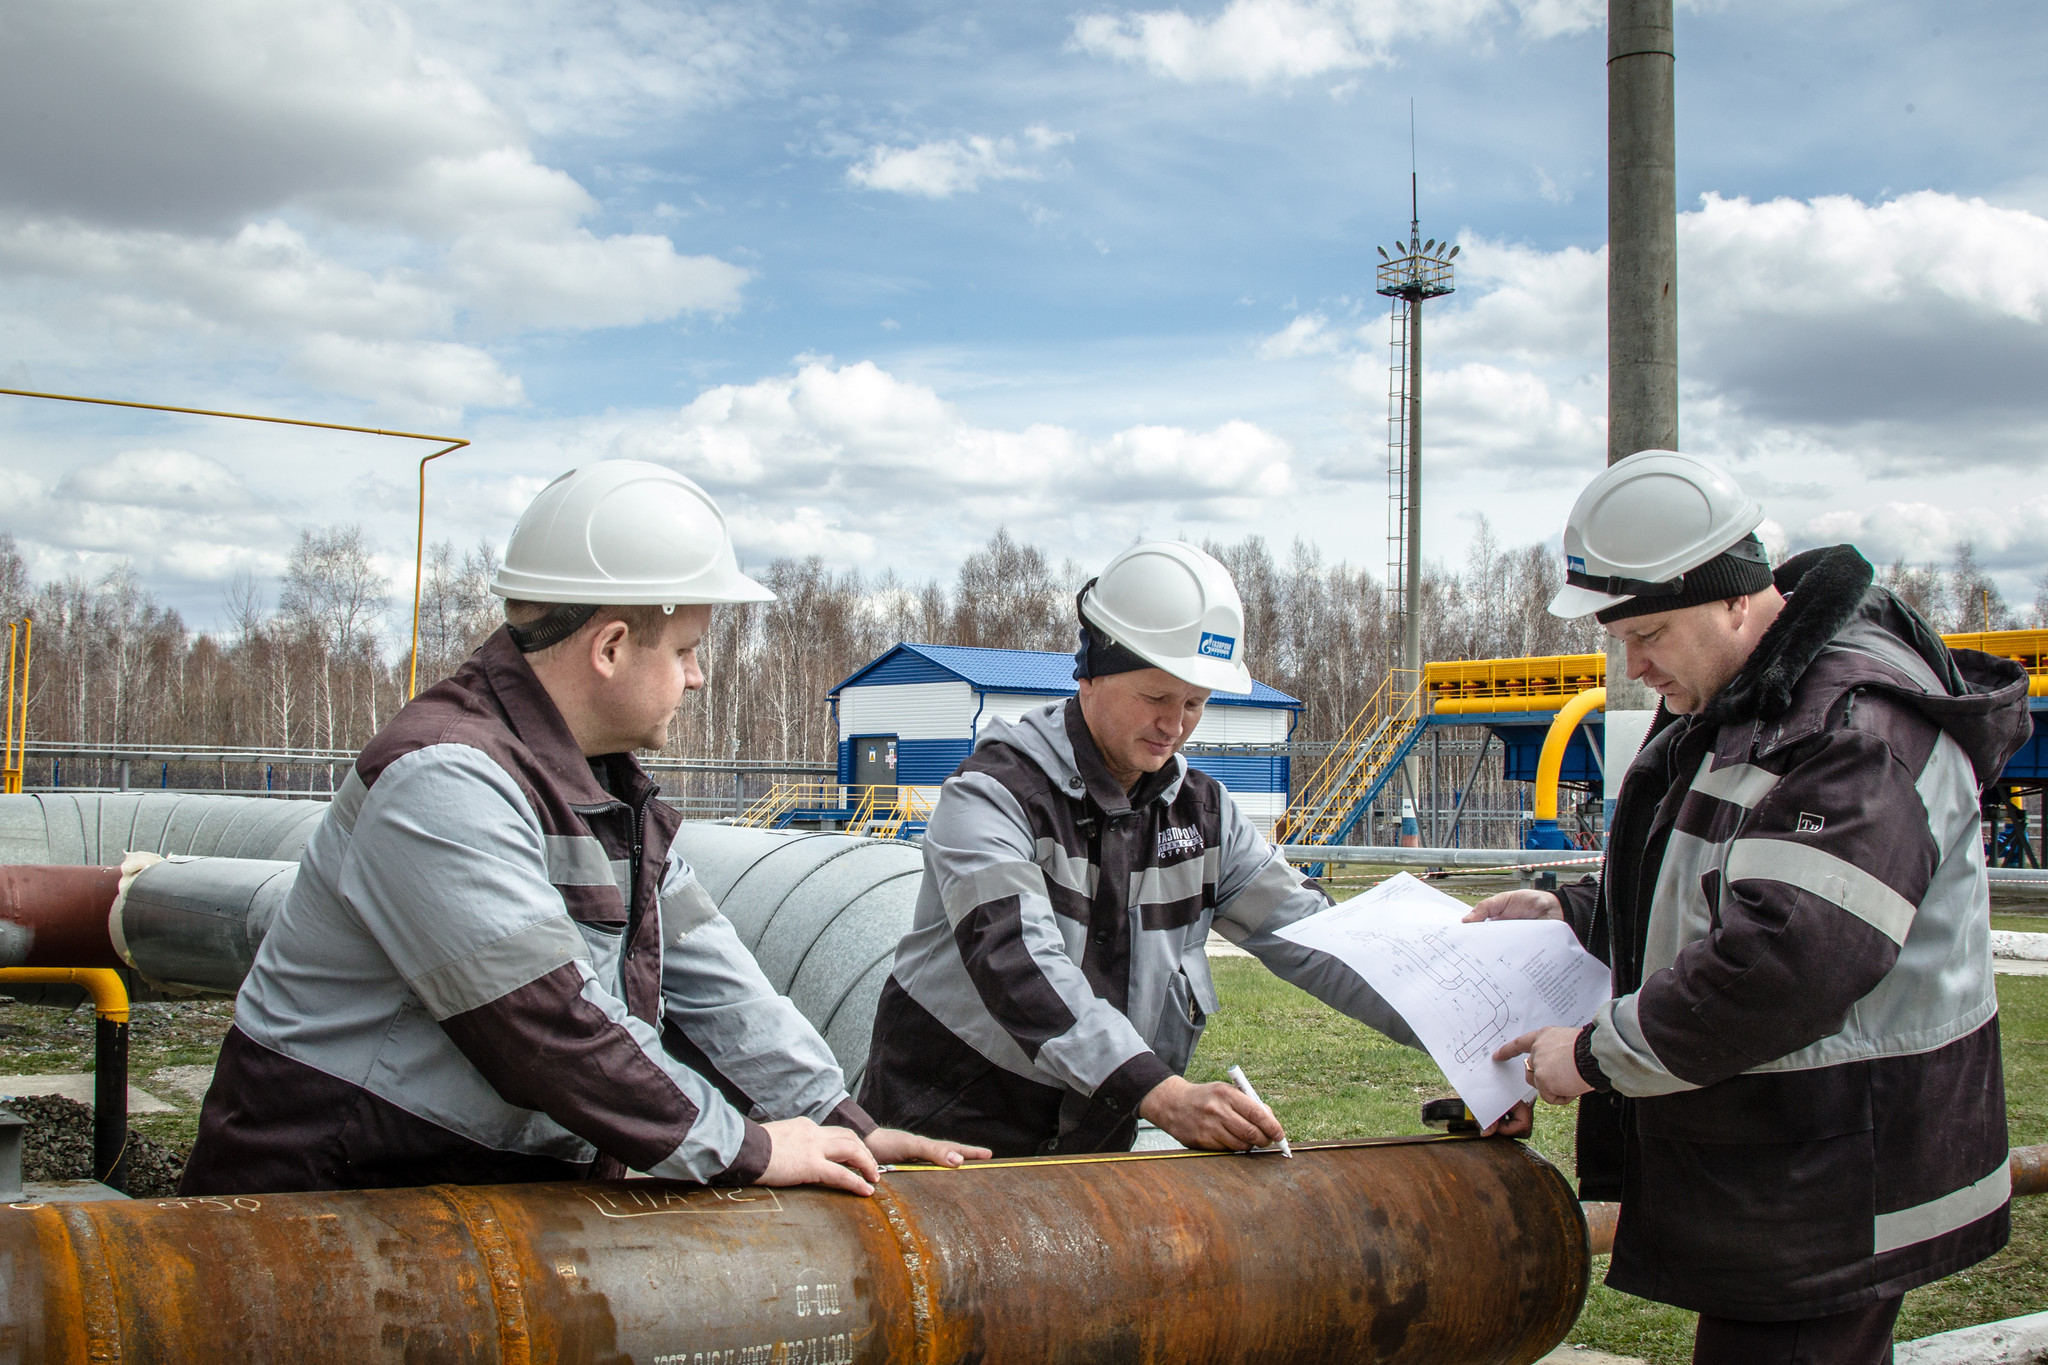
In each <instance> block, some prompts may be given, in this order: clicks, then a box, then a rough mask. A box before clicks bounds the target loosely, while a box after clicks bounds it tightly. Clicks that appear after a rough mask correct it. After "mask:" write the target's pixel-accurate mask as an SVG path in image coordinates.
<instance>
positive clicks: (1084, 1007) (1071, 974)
mask: <svg viewBox="0 0 2048 1365" xmlns="http://www.w3.org/2000/svg"><path fill="white" fill-rule="evenodd" d="M1328 905H1329V899H1328V898H1327V897H1326V896H1324V895H1323V893H1322V891H1321V890H1320V889H1318V888H1317V887H1316V886H1315V884H1314V883H1313V882H1311V881H1309V880H1307V879H1306V878H1304V877H1303V876H1302V875H1301V873H1299V872H1298V871H1296V870H1295V869H1294V868H1292V867H1290V866H1289V865H1288V864H1287V862H1286V860H1285V859H1283V858H1281V857H1280V855H1279V853H1278V851H1277V850H1275V849H1274V848H1273V847H1272V846H1271V845H1270V844H1268V843H1267V842H1266V840H1265V839H1264V838H1263V837H1261V836H1260V834H1259V832H1258V831H1257V830H1256V829H1255V828H1254V827H1253V826H1252V824H1251V822H1250V821H1249V820H1247V819H1246V818H1245V816H1244V814H1243V813H1242V812H1241V811H1239V810H1238V808H1237V805H1236V803H1235V802H1234V801H1232V800H1231V798H1230V794H1229V793H1228V792H1226V791H1225V790H1224V789H1223V788H1222V787H1221V786H1220V785H1219V784H1218V783H1217V782H1216V781H1215V779H1213V778H1211V777H1209V776H1208V775H1207V774H1206V773H1203V772H1200V771H1198V770H1195V769H1192V768H1190V767H1189V766H1188V764H1187V761H1186V760H1185V759H1183V758H1182V757H1180V756H1179V755H1178V754H1176V755H1174V757H1173V759H1172V761H1171V762H1169V763H1168V764H1167V765H1166V766H1165V767H1164V768H1162V769H1160V770H1159V771H1158V772H1156V773H1152V774H1149V775H1148V776H1146V777H1145V778H1144V779H1143V780H1142V781H1140V782H1139V783H1138V785H1137V787H1136V788H1135V789H1134V790H1132V791H1130V792H1126V791H1125V790H1124V788H1123V786H1122V784H1120V783H1119V782H1117V781H1116V780H1115V779H1114V778H1112V777H1111V776H1110V775H1109V771H1108V769H1107V768H1106V767H1105V766H1104V764H1103V761H1102V758H1101V755H1100V753H1099V752H1098V751H1097V749H1096V746H1095V742H1094V739H1093V738H1092V736H1090V734H1089V733H1088V727H1087V724H1086V723H1085V722H1084V721H1083V719H1082V717H1081V709H1080V703H1079V701H1078V700H1069V701H1066V702H1064V703H1061V702H1055V703H1052V704H1050V705H1047V706H1042V707H1039V708H1038V709H1036V710H1034V711H1031V712H1029V713H1027V714H1026V715H1025V716H1024V717H1023V718H1022V719H1021V720H1019V721H1017V722H1016V723H1014V724H1010V723H1005V722H1002V721H997V722H995V723H994V724H992V725H991V726H990V727H989V729H988V732H987V733H986V734H985V735H983V737H982V738H981V740H980V742H979V743H978V744H977V745H976V746H975V750H974V752H973V754H971V755H970V756H969V757H968V759H967V761H966V762H965V763H963V764H962V765H961V766H960V770H959V771H958V772H957V773H955V774H954V775H953V776H952V777H951V778H950V779H948V780H947V782H946V784H945V787H944V788H943V790H942V793H941V795H940V798H939V802H938V806H937V808H936V809H935V810H934V812H933V816H932V822H931V826H930V828H929V830H928V831H927V832H926V834H925V843H924V883H923V886H922V888H921V890H920V892H919V895H918V902H917V912H916V918H915V920H914V922H913V926H912V928H911V931H910V933H909V934H907V935H906V936H905V937H904V939H903V942H902V944H901V945H900V946H899V947H898V949H897V951H896V965H895V969H894V971H893V972H892V973H891V975H890V978H889V981H888V983H887V984H886V985H885V986H884V987H883V992H882V1000H881V1005H880V1007H879V1010H878V1012H877V1015H876V1020H875V1034H874V1044H873V1049H872V1051H871V1053H870V1060H869V1063H868V1070H867V1074H866V1078H865V1080H864V1082H863V1084H862V1088H861V1100H860V1102H861V1105H862V1107H863V1108H864V1109H866V1110H868V1112H870V1113H871V1114H873V1115H874V1116H875V1118H876V1119H877V1120H878V1121H880V1122H882V1123H885V1124H891V1125H907V1126H911V1127H914V1128H915V1129H916V1130H917V1131H919V1132H925V1133H929V1134H931V1135H933V1136H942V1137H948V1138H953V1139H956V1140H961V1141H968V1142H975V1143H981V1144H984V1145H987V1146H990V1147H993V1148H994V1149H995V1150H996V1152H997V1153H998V1155H1004V1154H1008V1155H1024V1154H1030V1153H1036V1152H1051V1151H1062V1152H1067V1151H1101V1150H1115V1149H1120V1148H1127V1147H1129V1146H1130V1144H1131V1140H1132V1136H1133V1134H1134V1132H1135V1130H1136V1124H1137V1107H1138V1104H1139V1102H1140V1101H1141V1100H1143V1098H1144V1097H1145V1095H1146V1094H1148V1093H1149V1092H1150V1091H1151V1090H1152V1089H1153V1087H1155V1086H1157V1085H1158V1084H1159V1083H1160V1082H1161V1081H1162V1080H1164V1079H1166V1078H1167V1077H1168V1076H1172V1075H1177V1074H1179V1073H1180V1072H1182V1071H1183V1070H1185V1069H1186V1067H1187V1064H1188V1059H1189V1057H1190V1056H1192V1055H1193V1053H1194V1050H1195V1043H1196V1041H1197V1040H1198V1039H1199V1038H1200V1036H1201V1032H1202V1028H1203V1025H1204V1023H1205V1022H1206V1020H1207V1018H1208V1016H1209V1015H1210V1014H1211V1013H1213V1012H1214V1011H1215V1009H1216V991H1215V987H1214V985H1213V984H1212V982H1211V980H1210V976H1209V959H1208V956H1207V953H1206V950H1205V947H1204V945H1205V944H1206V942H1207V940H1208V937H1209V930H1210V928H1211V927H1212V926H1213V927H1214V928H1216V929H1217V930H1218V931H1219V932H1220V933H1221V934H1222V935H1223V936H1224V937H1225V938H1226V939H1229V940H1231V941H1232V942H1235V943H1237V944H1238V945H1239V946H1241V947H1242V948H1244V949H1245V950H1246V951H1247V952H1250V953H1251V954H1253V955H1254V956H1256V957H1258V958H1259V959H1261V960H1262V961H1263V962H1264V963H1265V964H1266V965H1267V966H1268V967H1269V968H1271V969H1272V970H1273V971H1274V972H1275V973H1276V974H1278V975H1279V976H1281V977H1283V978H1284V979H1286V980H1288V981H1292V982H1293V983H1295V984H1296V985H1298V986H1300V987H1302V988H1303V989H1304V990H1307V991H1309V992H1311V993H1312V994H1314V995H1316V996H1317V997H1318V998H1320V999H1322V1000H1324V1001H1327V1002H1328V1003H1329V1004H1331V1005H1332V1006H1334V1007H1335V1008H1337V1009H1339V1010H1342V1011H1343V1012H1344V1013H1346V1014H1349V1015H1351V1016H1352V1017H1353V1018H1356V1019H1360V1020H1363V1021H1364V1022H1365V1023H1367V1024H1370V1025H1371V1026H1373V1027H1374V1028H1377V1029H1379V1030H1380V1031H1381V1032H1383V1033H1385V1034H1387V1035H1388V1036H1389V1037H1392V1038H1394V1039H1396V1040H1398V1041H1400V1042H1402V1043H1406V1044H1408V1045H1410V1046H1415V1039H1414V1035H1413V1034H1412V1033H1411V1032H1410V1031H1409V1029H1408V1027H1407V1025H1406V1024H1405V1023H1403V1022H1402V1021H1401V1019H1400V1017H1399V1016H1398V1015H1397V1014H1395V1012H1394V1011H1393V1010H1392V1008H1391V1007H1389V1006H1388V1005H1387V1004H1386V1002H1385V1001H1383V1000H1382V999H1381V998H1380V997H1379V995H1378V994H1377V993H1375V992H1374V991H1373V989H1372V988H1371V987H1370V986H1368V985H1366V983H1365V982H1364V980H1363V979H1361V978H1360V977H1359V976H1358V975H1357V974H1356V973H1355V972H1353V971H1352V970H1351V969H1350V968H1348V967H1346V966H1344V965H1343V964H1342V963H1341V962H1339V961H1337V959H1335V958H1333V957H1330V956H1329V955H1327V954H1324V953H1320V952H1316V951H1314V950H1312V949H1308V948H1304V947H1302V946H1301V945H1299V944H1296V943H1293V942H1290V941H1288V940H1286V939H1283V938H1279V937H1277V936H1276V931H1277V930H1279V929H1282V928H1284V927H1285V926H1287V925H1289V924H1292V923H1294V922H1295V921H1297V920H1299V919H1301V918H1303V917H1304V916H1306V915H1312V914H1314V913H1316V912H1317V911H1319V910H1322V909H1324V908H1325V907H1326V906H1328Z"/></svg>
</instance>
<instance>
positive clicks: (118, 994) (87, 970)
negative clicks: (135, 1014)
mask: <svg viewBox="0 0 2048 1365" xmlns="http://www.w3.org/2000/svg"><path fill="white" fill-rule="evenodd" d="M7 981H18V982H21V983H23V984H24V985H31V986H36V985H41V986H83V987H85V990H86V994H88V995H90V996H91V997H92V1008H93V1012H94V1013H95V1014H97V1015H99V1017H100V1018H102V1019H105V1020H106V1021H108V1022H109V1023H113V1024H125V1023H127V1022H128V988H127V987H126V986H125V985H123V984H122V983H121V974H120V973H119V972H117V971H115V970H114V969H113V968H112V967H0V982H7Z"/></svg>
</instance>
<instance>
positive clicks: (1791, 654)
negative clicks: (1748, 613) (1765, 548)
mask: <svg viewBox="0 0 2048 1365" xmlns="http://www.w3.org/2000/svg"><path fill="white" fill-rule="evenodd" d="M1874 576H1875V575H1874V574H1873V572H1872V570H1871V567H1870V561H1868V560H1866V559H1865V558H1864V557H1863V556H1862V555H1860V554H1858V553H1857V552H1856V547H1855V546H1853V545H1836V546H1832V547H1830V548H1828V549H1825V550H1809V551H1807V552H1806V553H1805V554H1800V555H1794V556H1792V558H1790V559H1788V560H1786V561H1785V562H1784V563H1783V564H1781V565H1779V566H1778V570H1777V572H1776V573H1775V574H1773V575H1772V581H1773V583H1774V585H1775V586H1776V587H1777V589H1778V591H1779V592H1781V593H1783V594H1785V609H1784V610H1783V611H1781V612H1779V613H1778V619H1777V620H1775V621H1773V622H1771V625H1770V629H1768V630H1766V631H1765V632H1764V637H1763V639H1761V640H1759V641H1757V646H1756V649H1755V651H1754V652H1752V653H1751V654H1750V656H1749V659H1748V661H1747V662H1745V663H1744V664H1743V665H1742V671H1741V672H1739V673H1737V674H1736V675H1735V677H1734V679H1733V680H1732V681H1730V682H1729V684H1728V685H1727V686H1726V687H1724V688H1722V689H1721V690H1720V692H1719V693H1717V694H1716V695H1715V697H1714V699H1713V700H1712V701H1710V702H1708V703H1707V705H1706V709H1705V711H1704V712H1703V713H1702V714H1701V719H1702V720H1704V721H1706V722H1708V723H1710V724H1718V725H1729V724H1740V723H1741V722H1744V721H1754V720H1764V721H1774V720H1777V719H1778V718H1779V717H1781V716H1783V715H1784V714H1785V712H1786V711H1787V710H1788V709H1789V708H1790V707H1791V705H1792V690H1793V688H1795V687H1797V686H1798V684H1799V680H1800V679H1801V678H1802V677H1804V676H1805V675H1806V670H1807V667H1808V666H1809V665H1810V664H1812V663H1813V661H1814V659H1815V657H1816V656H1818V655H1819V653H1820V652H1821V651H1822V650H1823V649H1825V648H1827V646H1828V642H1829V641H1831V640H1833V639H1834V638H1835V637H1836V636H1837V635H1839V634H1841V632H1842V627H1844V626H1846V625H1848V624H1849V621H1850V618H1851V617H1853V616H1855V615H1856V613H1857V611H1858V609H1859V608H1861V606H1862V605H1863V594H1864V592H1865V590H1866V589H1868V588H1869V587H1870V584H1871V580H1872V578H1873V577H1874Z"/></svg>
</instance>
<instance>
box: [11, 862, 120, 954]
mask: <svg viewBox="0 0 2048 1365" xmlns="http://www.w3.org/2000/svg"><path fill="white" fill-rule="evenodd" d="M120 885H121V869H120V868H118V867H8V866H0V967H121V966H125V965H127V964H125V963H123V962H122V961H121V958H120V955H119V954H117V953H116V952H115V951H114V945H113V943H112V942H111V941H110V940H109V938H108V936H107V912H108V911H109V910H111V909H112V908H113V904H114V894H115V892H116V891H118V890H119V888H120Z"/></svg>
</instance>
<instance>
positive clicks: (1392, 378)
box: [1375, 171, 1458, 688]
mask: <svg viewBox="0 0 2048 1365" xmlns="http://www.w3.org/2000/svg"><path fill="white" fill-rule="evenodd" d="M1408 204H1409V219H1408V242H1407V245H1406V246H1403V245H1401V244H1400V243H1398V242H1397V243H1395V244H1394V249H1393V251H1392V253H1389V252H1388V250H1387V248H1385V247H1376V248H1375V250H1377V251H1378V252H1379V253H1380V262H1381V263H1380V268H1379V288H1378V291H1377V292H1379V293H1381V294H1384V295H1386V296H1387V297H1388V298H1390V299H1392V300H1393V301H1394V309H1393V357H1392V363H1391V364H1390V366H1389V368H1388V376H1387V591H1388V592H1389V593H1390V594H1393V595H1394V614H1395V616H1396V617H1397V618H1398V619H1399V621H1400V625H1401V663H1400V667H1401V670H1402V673H1403V675H1404V676H1403V678H1402V682H1403V684H1404V685H1405V686H1407V687H1410V688H1415V687H1420V686H1421V685H1422V303H1423V300H1425V299H1433V298H1438V297H1440V296H1442V295H1444V294H1448V293H1450V292H1451V291H1452V290H1453V289H1454V288H1456V286H1455V285H1454V284H1453V283H1452V267H1451V259H1452V258H1453V257H1455V256H1456V255H1457V254H1458V248H1457V247H1454V246H1452V245H1451V244H1450V243H1449V242H1439V241H1437V240H1436V239H1435V238H1434V237H1432V238H1430V239H1429V240H1428V241H1424V240H1423V239H1422V222H1421V214H1420V210H1419V209H1418V208H1417V198H1416V183H1415V173H1414V172H1412V171H1411V172H1409V175H1408Z"/></svg>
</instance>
